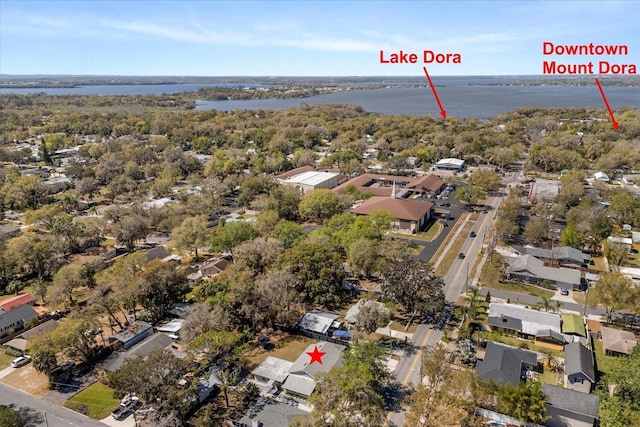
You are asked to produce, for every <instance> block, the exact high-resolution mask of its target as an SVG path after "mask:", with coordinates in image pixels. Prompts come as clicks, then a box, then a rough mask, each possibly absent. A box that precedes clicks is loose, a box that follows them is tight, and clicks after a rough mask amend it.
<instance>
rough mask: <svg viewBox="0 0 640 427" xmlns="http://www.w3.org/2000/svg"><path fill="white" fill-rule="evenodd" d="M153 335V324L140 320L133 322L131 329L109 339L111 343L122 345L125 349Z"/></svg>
mask: <svg viewBox="0 0 640 427" xmlns="http://www.w3.org/2000/svg"><path fill="white" fill-rule="evenodd" d="M152 333H153V326H152V325H151V323H147V322H143V321H141V320H138V321H136V322H133V323H132V324H131V325H129V327H128V328H127V329H125V330H123V331H121V332H120V333H117V334H115V335H111V336H110V337H109V343H110V344H114V343H120V344H121V345H122V347H124V348H125V349H129V348H131V347H133V346H134V345H135V344H137V343H139V342H140V341H142V340H143V339H145V338H146V337H148V336H149V335H151V334H152Z"/></svg>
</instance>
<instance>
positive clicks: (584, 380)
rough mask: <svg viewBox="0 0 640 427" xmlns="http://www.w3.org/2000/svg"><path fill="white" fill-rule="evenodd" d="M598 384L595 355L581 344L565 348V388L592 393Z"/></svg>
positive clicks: (576, 343) (569, 345) (568, 345)
mask: <svg viewBox="0 0 640 427" xmlns="http://www.w3.org/2000/svg"><path fill="white" fill-rule="evenodd" d="M595 383H596V373H595V369H594V366H593V353H592V352H591V350H590V349H588V348H587V347H585V346H584V345H582V344H581V343H578V342H574V343H571V344H567V345H565V346H564V386H565V387H566V388H570V389H572V390H576V391H581V392H583V393H590V392H591V386H592V385H593V384H595Z"/></svg>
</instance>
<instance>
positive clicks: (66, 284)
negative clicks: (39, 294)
mask: <svg viewBox="0 0 640 427" xmlns="http://www.w3.org/2000/svg"><path fill="white" fill-rule="evenodd" d="M89 283H90V281H89V277H88V274H87V270H86V269H85V267H84V266H83V265H82V264H69V265H65V266H64V267H62V268H61V269H60V270H58V272H57V273H56V274H55V275H54V276H53V283H52V285H51V287H50V288H49V293H50V295H51V297H50V299H51V302H52V303H53V304H56V305H62V306H63V307H65V309H68V308H71V307H73V306H75V305H76V301H75V300H74V298H73V292H74V290H75V289H78V288H81V287H83V286H87V285H88V284H89Z"/></svg>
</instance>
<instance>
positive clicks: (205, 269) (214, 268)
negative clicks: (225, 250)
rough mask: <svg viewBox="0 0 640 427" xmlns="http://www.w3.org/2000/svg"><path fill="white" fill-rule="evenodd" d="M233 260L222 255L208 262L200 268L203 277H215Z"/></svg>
mask: <svg viewBox="0 0 640 427" xmlns="http://www.w3.org/2000/svg"><path fill="white" fill-rule="evenodd" d="M231 264H232V262H231V260H229V259H228V258H225V257H221V258H216V259H214V260H212V261H209V262H207V263H206V264H205V265H203V266H202V268H200V273H201V274H202V277H214V276H217V275H218V274H220V273H222V272H223V271H224V270H225V269H226V268H227V267H228V266H229V265H231Z"/></svg>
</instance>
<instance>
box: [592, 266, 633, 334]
mask: <svg viewBox="0 0 640 427" xmlns="http://www.w3.org/2000/svg"><path fill="white" fill-rule="evenodd" d="M631 289H632V285H631V279H629V278H628V277H627V276H625V275H624V274H622V273H620V272H619V271H611V272H607V273H602V274H600V279H598V281H597V282H596V285H595V287H594V288H593V290H592V292H594V294H595V298H594V306H595V304H600V305H603V306H604V308H605V310H606V313H607V322H610V321H611V316H613V313H614V312H615V311H616V310H620V309H621V308H624V307H625V306H626V304H627V300H628V298H629V295H631Z"/></svg>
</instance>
